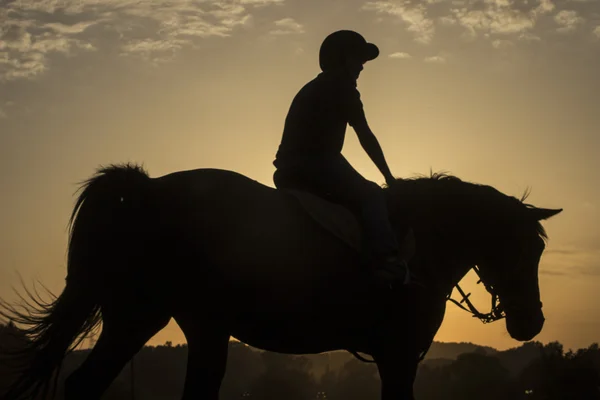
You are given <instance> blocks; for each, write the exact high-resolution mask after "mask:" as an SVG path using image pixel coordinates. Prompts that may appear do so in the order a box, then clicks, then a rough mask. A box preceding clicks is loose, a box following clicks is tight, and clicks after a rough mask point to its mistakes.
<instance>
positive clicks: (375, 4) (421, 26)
mask: <svg viewBox="0 0 600 400" xmlns="http://www.w3.org/2000/svg"><path fill="white" fill-rule="evenodd" d="M362 10H364V11H373V12H375V13H377V14H387V15H390V16H392V17H394V18H397V19H400V20H401V21H402V22H403V23H405V24H406V25H407V28H406V30H407V31H409V32H411V33H412V34H413V35H414V38H415V40H416V41H417V42H420V43H424V44H426V43H429V42H431V40H432V39H433V35H434V33H435V26H434V22H433V20H432V19H430V18H429V17H428V16H427V7H426V6H425V5H423V4H418V3H417V4H410V2H408V1H407V2H402V3H395V2H392V1H369V2H367V3H365V4H364V5H363V7H362Z"/></svg>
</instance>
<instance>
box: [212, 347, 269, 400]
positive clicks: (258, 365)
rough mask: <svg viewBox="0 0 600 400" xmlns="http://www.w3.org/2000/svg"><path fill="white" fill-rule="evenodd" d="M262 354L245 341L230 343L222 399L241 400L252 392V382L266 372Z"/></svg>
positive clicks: (221, 393)
mask: <svg viewBox="0 0 600 400" xmlns="http://www.w3.org/2000/svg"><path fill="white" fill-rule="evenodd" d="M261 354H262V352H261V351H258V350H255V349H252V348H251V347H250V346H247V345H246V344H244V343H241V342H230V343H229V354H228V357H227V370H226V372H225V377H224V379H223V384H222V385H221V392H220V398H221V399H222V400H239V399H240V398H242V397H241V396H243V395H244V393H249V392H250V389H251V385H252V383H253V382H254V381H255V380H256V379H257V378H258V377H259V376H260V375H262V374H263V373H264V372H265V366H264V363H263V359H262V356H261Z"/></svg>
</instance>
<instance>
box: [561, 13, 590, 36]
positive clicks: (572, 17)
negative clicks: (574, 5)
mask: <svg viewBox="0 0 600 400" xmlns="http://www.w3.org/2000/svg"><path fill="white" fill-rule="evenodd" d="M554 21H556V23H557V24H558V25H560V27H559V28H558V29H557V30H556V31H557V32H560V33H569V32H573V31H574V30H576V29H577V27H578V26H580V25H582V24H583V23H584V22H585V20H584V19H583V18H582V17H580V16H579V15H578V14H577V11H574V10H562V11H559V12H558V13H557V14H556V15H555V16H554Z"/></svg>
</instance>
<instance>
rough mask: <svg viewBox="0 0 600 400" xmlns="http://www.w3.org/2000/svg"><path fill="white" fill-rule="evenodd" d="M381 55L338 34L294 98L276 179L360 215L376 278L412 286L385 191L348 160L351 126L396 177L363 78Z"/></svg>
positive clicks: (348, 34)
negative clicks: (361, 86)
mask: <svg viewBox="0 0 600 400" xmlns="http://www.w3.org/2000/svg"><path fill="white" fill-rule="evenodd" d="M378 55H379V49H378V48H377V46H376V45H374V44H372V43H367V41H366V40H365V39H364V38H363V37H362V36H361V35H360V34H358V33H356V32H353V31H348V30H342V31H337V32H334V33H332V34H330V35H329V36H327V38H325V40H324V41H323V44H322V45H321V49H320V52H319V64H320V67H321V70H322V71H323V72H322V73H320V74H319V75H318V76H317V77H316V78H315V79H313V80H312V81H310V82H309V83H308V84H306V85H305V86H304V87H303V88H302V89H301V90H300V91H299V92H298V94H297V95H296V97H295V98H294V100H293V102H292V105H291V107H290V109H289V112H288V115H287V118H286V120H285V126H284V130H283V137H282V141H281V144H280V146H279V150H278V152H277V155H276V159H275V161H274V162H273V164H274V165H275V167H276V168H277V170H276V171H275V175H274V176H273V180H274V182H275V186H276V187H278V188H297V189H303V190H307V191H310V192H313V193H314V194H316V195H319V196H321V197H326V198H328V199H330V200H331V201H333V202H336V203H339V204H343V205H345V206H347V207H348V208H349V209H351V210H352V211H353V212H354V213H355V214H356V215H357V217H358V219H359V221H360V222H361V225H362V227H363V231H364V232H365V236H366V241H367V245H368V248H369V249H370V251H371V253H372V256H373V257H374V260H375V276H376V278H378V279H380V280H382V281H383V282H384V283H385V284H393V283H401V284H406V283H408V280H409V272H408V267H407V265H406V263H405V262H404V261H403V260H401V259H400V257H399V250H398V243H397V241H396V237H395V235H394V232H393V230H392V227H391V224H390V221H389V217H388V211H387V204H386V200H385V197H384V194H383V190H382V189H381V187H380V186H379V185H377V184H376V183H374V182H371V181H368V180H367V179H365V178H364V177H363V176H362V175H360V174H359V173H358V172H357V171H356V170H355V169H354V168H353V167H352V166H351V165H350V164H349V163H348V161H346V159H345V158H344V156H342V154H341V151H342V147H343V144H344V136H345V133H346V126H347V124H350V125H351V126H352V127H353V128H354V130H355V131H356V134H357V136H358V139H359V141H360V144H361V145H362V147H363V149H364V150H365V151H366V153H367V154H368V155H369V157H370V158H371V160H372V161H373V162H374V163H375V165H376V166H377V168H378V169H379V171H380V172H381V173H382V174H383V176H384V177H385V180H386V182H387V184H388V185H392V184H393V183H394V182H395V179H394V177H393V175H392V173H391V172H390V169H389V167H388V165H387V162H386V161H385V158H384V155H383V151H382V150H381V147H380V145H379V142H378V141H377V138H376V137H375V135H374V134H373V132H372V131H371V129H370V128H369V125H368V124H367V120H366V118H365V113H364V110H363V104H362V102H361V99H360V93H359V92H358V90H357V79H358V77H359V75H360V72H361V71H362V70H363V64H364V63H366V62H367V61H371V60H374V59H375V58H377V56H378Z"/></svg>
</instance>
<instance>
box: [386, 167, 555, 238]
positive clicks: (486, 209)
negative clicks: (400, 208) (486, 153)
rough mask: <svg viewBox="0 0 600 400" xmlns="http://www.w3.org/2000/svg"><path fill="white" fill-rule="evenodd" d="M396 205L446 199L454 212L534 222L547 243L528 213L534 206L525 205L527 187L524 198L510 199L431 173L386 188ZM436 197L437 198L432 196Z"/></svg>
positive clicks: (540, 232)
mask: <svg viewBox="0 0 600 400" xmlns="http://www.w3.org/2000/svg"><path fill="white" fill-rule="evenodd" d="M386 189H387V190H389V191H390V193H391V195H392V196H393V198H394V199H395V200H396V202H399V203H404V204H405V205H407V204H410V205H411V206H412V207H413V209H414V207H421V208H422V207H423V203H424V202H423V200H424V199H425V198H426V197H428V200H427V203H430V204H431V201H432V200H431V198H432V197H435V199H436V200H437V201H438V202H439V201H441V200H442V199H443V201H446V202H447V203H446V204H447V206H449V207H451V208H452V209H454V210H464V211H465V212H468V213H469V214H471V215H474V216H475V215H476V216H478V217H481V218H482V219H483V220H487V221H490V220H491V221H495V222H501V223H505V224H506V223H509V224H510V223H512V224H517V223H524V222H529V223H531V222H534V224H535V225H534V226H535V230H536V233H537V234H538V235H539V236H540V237H541V238H542V239H544V240H547V239H548V235H547V234H546V231H545V229H544V227H543V226H542V224H541V223H540V222H539V221H532V220H531V218H528V210H530V209H534V208H535V206H533V205H531V204H527V203H525V201H526V199H527V198H528V197H529V195H530V194H531V190H530V189H529V188H527V189H526V190H525V192H524V193H523V195H522V196H521V198H519V199H518V198H516V197H513V196H508V195H506V194H504V193H502V192H500V191H499V190H497V189H496V188H494V187H492V186H489V185H482V184H478V183H472V182H467V181H464V180H462V179H460V178H459V177H457V176H454V175H452V174H449V173H447V172H430V175H429V176H426V175H415V176H413V177H409V178H399V179H397V180H396V183H395V184H392V186H391V187H390V186H387V187H386ZM434 194H435V196H433V195H434ZM407 196H408V197H412V198H413V201H410V200H409V202H408V203H407V202H406V200H402V199H403V198H405V197H407Z"/></svg>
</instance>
